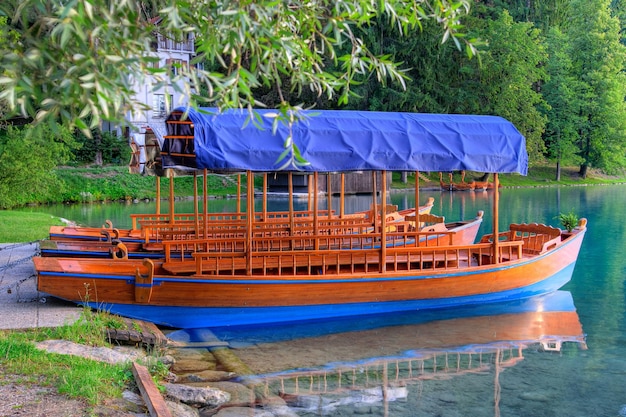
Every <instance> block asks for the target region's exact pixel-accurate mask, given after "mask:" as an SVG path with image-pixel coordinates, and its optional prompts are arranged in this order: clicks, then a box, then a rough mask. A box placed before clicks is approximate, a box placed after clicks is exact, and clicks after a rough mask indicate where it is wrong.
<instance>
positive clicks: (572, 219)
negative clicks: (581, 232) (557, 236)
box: [558, 210, 578, 233]
mask: <svg viewBox="0 0 626 417" xmlns="http://www.w3.org/2000/svg"><path fill="white" fill-rule="evenodd" d="M558 219H559V221H560V222H561V226H563V227H564V228H565V229H566V230H567V233H572V230H574V228H575V227H576V226H578V215H577V214H576V213H574V211H573V210H572V211H570V212H569V213H560V214H559V216H558Z"/></svg>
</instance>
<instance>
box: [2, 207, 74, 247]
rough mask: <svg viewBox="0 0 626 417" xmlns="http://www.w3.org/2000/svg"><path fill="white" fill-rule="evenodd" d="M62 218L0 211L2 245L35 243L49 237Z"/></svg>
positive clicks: (42, 214) (43, 214)
mask: <svg viewBox="0 0 626 417" xmlns="http://www.w3.org/2000/svg"><path fill="white" fill-rule="evenodd" d="M62 224H63V221H61V219H60V218H58V217H55V216H51V215H49V214H45V213H26V212H21V211H6V210H0V243H15V242H33V241H35V240H41V239H45V238H47V237H48V235H49V233H50V226H53V225H62Z"/></svg>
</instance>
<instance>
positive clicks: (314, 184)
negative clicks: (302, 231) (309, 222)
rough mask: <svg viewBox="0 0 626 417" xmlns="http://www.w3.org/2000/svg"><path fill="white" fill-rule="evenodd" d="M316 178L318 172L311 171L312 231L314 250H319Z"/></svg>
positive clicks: (317, 177) (317, 178)
mask: <svg viewBox="0 0 626 417" xmlns="http://www.w3.org/2000/svg"><path fill="white" fill-rule="evenodd" d="M318 180H319V174H318V173H317V171H315V172H314V173H313V233H314V234H315V240H314V241H315V250H319V248H320V237H319V233H320V225H319V221H318V214H319V213H318V211H319V209H318V201H317V190H318V188H317V187H318Z"/></svg>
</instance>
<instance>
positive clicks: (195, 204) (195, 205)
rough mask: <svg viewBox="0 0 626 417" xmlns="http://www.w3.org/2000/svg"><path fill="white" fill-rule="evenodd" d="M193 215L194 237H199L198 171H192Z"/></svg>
mask: <svg viewBox="0 0 626 417" xmlns="http://www.w3.org/2000/svg"><path fill="white" fill-rule="evenodd" d="M193 215H194V216H193V217H194V227H195V229H196V230H195V232H196V239H198V238H199V237H200V213H198V171H193Z"/></svg>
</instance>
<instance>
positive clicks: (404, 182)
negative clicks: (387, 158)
mask: <svg viewBox="0 0 626 417" xmlns="http://www.w3.org/2000/svg"><path fill="white" fill-rule="evenodd" d="M400 181H402V184H406V183H407V175H406V171H402V172H401V173H400Z"/></svg>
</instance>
